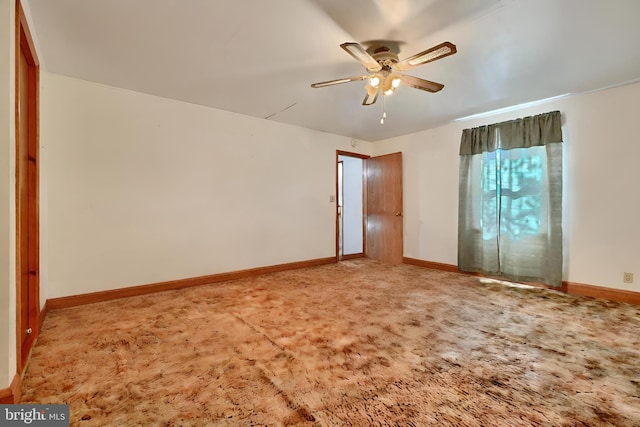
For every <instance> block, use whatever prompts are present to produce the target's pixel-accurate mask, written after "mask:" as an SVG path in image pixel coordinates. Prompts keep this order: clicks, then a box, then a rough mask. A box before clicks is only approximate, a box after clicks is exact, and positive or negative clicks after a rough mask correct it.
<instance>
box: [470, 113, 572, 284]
mask: <svg viewBox="0 0 640 427" xmlns="http://www.w3.org/2000/svg"><path fill="white" fill-rule="evenodd" d="M459 183H460V191H459V211H458V268H459V269H460V270H462V271H469V272H481V273H484V274H489V275H499V276H503V277H506V278H509V279H512V280H519V281H535V282H540V283H546V284H548V285H551V286H560V285H561V284H562V129H561V115H560V112H559V111H554V112H550V113H546V114H541V115H538V116H532V117H525V118H522V119H517V120H512V121H508V122H503V123H497V124H493V125H488V126H481V127H478V128H473V129H465V130H464V131H463V132H462V140H461V144H460V182H459Z"/></svg>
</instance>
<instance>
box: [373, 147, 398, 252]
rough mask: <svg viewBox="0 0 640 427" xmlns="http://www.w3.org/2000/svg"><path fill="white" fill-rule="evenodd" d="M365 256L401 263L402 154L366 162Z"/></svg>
mask: <svg viewBox="0 0 640 427" xmlns="http://www.w3.org/2000/svg"><path fill="white" fill-rule="evenodd" d="M366 176H367V256H368V257H369V258H371V259H375V260H378V261H383V262H388V263H393V264H400V263H402V255H403V254H402V233H403V231H402V230H403V228H402V153H393V154H387V155H384V156H378V157H371V158H370V159H368V160H367V173H366Z"/></svg>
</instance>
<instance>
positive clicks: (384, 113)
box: [380, 92, 387, 125]
mask: <svg viewBox="0 0 640 427" xmlns="http://www.w3.org/2000/svg"><path fill="white" fill-rule="evenodd" d="M385 98H386V96H385V94H384V92H382V117H380V124H381V125H383V124H384V119H386V118H387V112H386V111H385V107H384V99H385Z"/></svg>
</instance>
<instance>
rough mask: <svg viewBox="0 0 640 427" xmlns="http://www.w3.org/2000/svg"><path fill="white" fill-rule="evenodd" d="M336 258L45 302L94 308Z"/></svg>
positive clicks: (51, 307)
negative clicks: (94, 305) (101, 303)
mask: <svg viewBox="0 0 640 427" xmlns="http://www.w3.org/2000/svg"><path fill="white" fill-rule="evenodd" d="M335 262H336V258H335V257H328V258H317V259H312V260H307V261H298V262H291V263H287V264H278V265H271V266H267V267H257V268H249V269H247V270H238V271H231V272H228V273H219V274H211V275H207V276H199V277H192V278H188V279H180V280H170V281H167V282H160V283H151V284H148V285H140V286H132V287H128V288H120V289H112V290H108V291H100V292H92V293H87V294H80V295H72V296H68V297H60V298H52V299H48V300H47V304H46V306H47V310H58V309H61V308H67V307H75V306H78V305H85V304H93V303H96V302H102V301H109V300H113V299H119V298H127V297H133V296H138V295H146V294H151V293H155V292H162V291H168V290H172V289H182V288H188V287H191V286H199V285H206V284H211V283H219V282H226V281H229V280H237V279H244V278H246V277H254V276H261V275H263V274H269V273H277V272H279V271H286V270H295V269H298V268H306V267H316V266H319V265H325V264H332V263H335Z"/></svg>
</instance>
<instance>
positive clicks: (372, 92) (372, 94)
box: [362, 85, 380, 105]
mask: <svg viewBox="0 0 640 427" xmlns="http://www.w3.org/2000/svg"><path fill="white" fill-rule="evenodd" d="M366 89H367V94H366V95H365V96H364V100H363V101H362V105H371V104H373V103H375V102H376V100H377V99H378V92H380V91H379V90H378V88H376V87H371V86H370V85H367V87H366Z"/></svg>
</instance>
